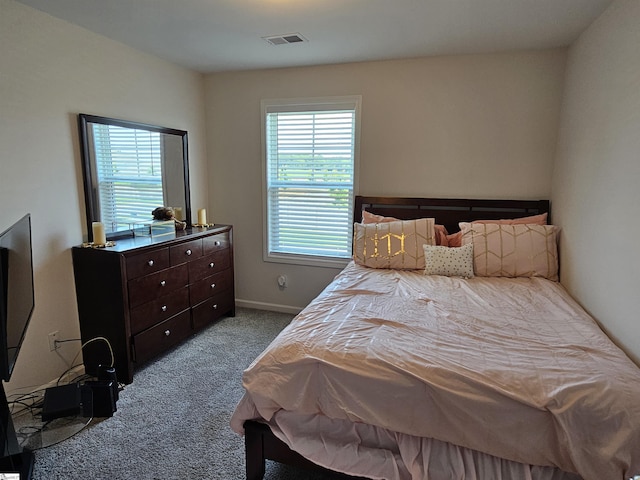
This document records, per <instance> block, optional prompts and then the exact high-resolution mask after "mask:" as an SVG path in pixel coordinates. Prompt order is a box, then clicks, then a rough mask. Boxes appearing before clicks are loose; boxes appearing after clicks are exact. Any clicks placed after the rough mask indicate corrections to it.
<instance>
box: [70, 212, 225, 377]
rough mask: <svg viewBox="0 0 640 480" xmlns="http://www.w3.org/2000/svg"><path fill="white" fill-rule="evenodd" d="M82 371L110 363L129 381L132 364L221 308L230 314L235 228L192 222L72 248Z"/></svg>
mask: <svg viewBox="0 0 640 480" xmlns="http://www.w3.org/2000/svg"><path fill="white" fill-rule="evenodd" d="M71 253H72V258H73V270H74V276H75V283H76V298H77V302H78V315H79V317H80V332H81V337H82V342H83V344H84V343H86V342H90V343H88V344H87V345H86V346H85V347H84V349H83V358H84V365H85V368H86V371H87V373H93V374H95V372H96V371H97V367H98V365H100V364H102V365H109V364H110V363H111V354H110V352H109V347H108V346H107V344H106V342H103V341H99V340H92V339H95V338H97V337H105V338H106V339H107V340H108V341H109V343H110V344H111V347H112V349H113V355H114V357H115V363H114V365H115V368H116V374H117V376H118V380H119V381H121V382H124V383H131V381H132V380H133V371H134V368H135V367H136V366H137V365H139V364H141V363H143V362H145V361H146V360H149V359H150V358H152V357H154V356H156V355H158V354H160V353H161V352H163V351H165V350H167V349H168V348H170V347H172V346H174V345H176V344H177V343H179V342H181V341H183V340H184V339H186V338H187V337H189V336H190V335H192V334H193V333H195V332H197V331H198V330H200V329H202V328H203V327H205V326H207V325H209V324H210V323H212V322H214V321H216V320H218V319H219V318H220V317H222V316H223V315H231V316H234V315H235V300H234V298H235V296H234V270H233V229H232V227H231V226H230V225H215V226H213V227H209V228H192V229H187V230H186V231H183V232H177V233H176V235H175V237H173V236H171V238H169V239H166V240H163V239H162V237H155V238H151V237H134V238H125V239H119V240H116V245H115V246H113V247H108V248H86V247H83V246H77V247H73V248H72V252H71Z"/></svg>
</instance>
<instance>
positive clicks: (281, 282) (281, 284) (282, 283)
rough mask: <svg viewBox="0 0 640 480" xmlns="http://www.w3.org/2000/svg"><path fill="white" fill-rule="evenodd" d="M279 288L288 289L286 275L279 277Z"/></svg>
mask: <svg viewBox="0 0 640 480" xmlns="http://www.w3.org/2000/svg"><path fill="white" fill-rule="evenodd" d="M278 286H279V287H280V288H287V276H286V275H280V276H278Z"/></svg>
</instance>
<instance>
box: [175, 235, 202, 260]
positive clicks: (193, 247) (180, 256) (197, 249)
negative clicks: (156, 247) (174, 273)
mask: <svg viewBox="0 0 640 480" xmlns="http://www.w3.org/2000/svg"><path fill="white" fill-rule="evenodd" d="M201 256H202V239H200V238H199V239H197V240H192V241H190V242H185V243H181V244H180V245H175V246H173V247H170V248H169V258H170V261H171V265H179V264H181V263H185V262H190V261H192V260H194V259H196V258H198V257H201Z"/></svg>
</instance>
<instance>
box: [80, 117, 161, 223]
mask: <svg viewBox="0 0 640 480" xmlns="http://www.w3.org/2000/svg"><path fill="white" fill-rule="evenodd" d="M93 136H94V145H95V155H96V172H97V173H96V175H97V181H98V184H99V186H100V188H99V191H100V198H99V202H100V218H101V219H102V222H103V223H104V225H105V230H106V233H111V232H115V231H118V230H121V228H119V227H118V226H120V227H121V226H122V225H125V226H127V228H132V226H133V224H134V223H137V222H141V221H148V220H149V219H150V218H151V212H152V211H153V209H154V208H156V207H158V206H161V205H163V198H164V195H163V186H162V146H161V134H160V133H158V132H151V131H147V130H137V129H132V128H123V127H118V126H114V125H103V124H96V125H95V126H94V129H93Z"/></svg>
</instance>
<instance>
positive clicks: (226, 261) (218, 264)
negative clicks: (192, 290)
mask: <svg viewBox="0 0 640 480" xmlns="http://www.w3.org/2000/svg"><path fill="white" fill-rule="evenodd" d="M230 265H231V251H230V250H229V249H224V250H220V251H218V252H215V253H212V254H211V255H207V256H204V257H202V258H199V259H197V260H195V261H193V262H189V280H190V281H191V283H194V282H197V281H198V280H202V279H203V278H206V277H208V276H210V275H213V274H214V273H218V272H221V271H222V270H225V269H227V268H229V266H230Z"/></svg>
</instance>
